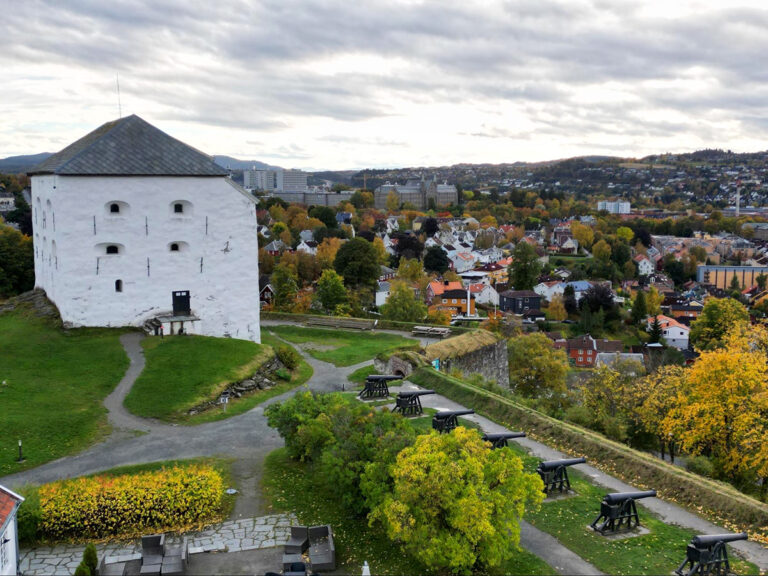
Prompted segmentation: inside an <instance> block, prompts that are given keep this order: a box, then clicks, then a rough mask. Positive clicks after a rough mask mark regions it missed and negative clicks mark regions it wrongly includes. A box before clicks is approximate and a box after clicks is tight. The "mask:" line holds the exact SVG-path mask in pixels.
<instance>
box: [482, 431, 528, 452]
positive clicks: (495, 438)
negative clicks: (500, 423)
mask: <svg viewBox="0 0 768 576" xmlns="http://www.w3.org/2000/svg"><path fill="white" fill-rule="evenodd" d="M513 438H525V432H499V433H496V434H484V435H483V440H485V441H486V442H490V443H491V448H505V447H506V446H507V440H512V439H513Z"/></svg>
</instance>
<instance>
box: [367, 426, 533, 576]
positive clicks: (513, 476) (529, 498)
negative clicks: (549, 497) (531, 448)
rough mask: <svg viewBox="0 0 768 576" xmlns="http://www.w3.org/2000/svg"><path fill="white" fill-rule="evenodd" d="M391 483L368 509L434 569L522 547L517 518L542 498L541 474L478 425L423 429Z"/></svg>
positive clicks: (480, 561) (496, 558)
mask: <svg viewBox="0 0 768 576" xmlns="http://www.w3.org/2000/svg"><path fill="white" fill-rule="evenodd" d="M391 475H392V480H393V485H392V491H391V493H390V494H388V495H387V496H386V497H385V498H383V500H382V501H381V503H380V504H379V505H378V506H377V507H376V508H375V509H374V510H373V512H372V514H371V518H372V519H373V520H377V521H379V522H381V523H382V524H383V526H384V528H385V530H386V532H387V535H388V536H389V538H390V539H392V540H394V541H395V542H398V543H401V544H402V545H403V547H404V548H405V549H406V550H407V551H408V552H409V553H410V554H411V555H413V556H414V557H415V558H416V559H417V560H418V561H419V562H421V563H422V564H424V565H425V566H426V567H427V568H429V569H430V570H433V571H436V572H441V573H444V572H453V573H466V574H469V573H471V572H472V571H473V569H475V568H478V569H487V568H495V567H498V566H500V565H501V564H502V563H503V562H504V561H505V560H508V559H509V558H511V557H512V556H513V555H514V554H515V551H517V550H519V542H520V519H521V518H522V517H523V515H524V514H525V512H526V511H530V510H532V509H536V508H538V506H539V504H540V503H541V501H542V500H543V496H544V494H543V492H542V486H543V485H542V482H541V479H540V478H539V477H538V476H537V475H535V474H531V473H525V472H523V465H522V461H521V460H520V458H519V457H518V456H516V455H515V454H514V453H513V452H511V451H510V450H492V449H491V447H490V444H488V443H487V442H483V441H482V439H481V438H480V435H479V434H478V433H477V431H475V430H468V429H466V428H464V427H459V428H456V429H455V430H454V431H452V432H451V433H450V434H422V435H421V436H418V437H417V438H416V442H415V443H414V444H413V446H409V447H407V448H405V449H404V450H403V451H402V452H400V453H399V454H398V456H397V461H396V463H395V464H394V466H393V467H392V472H391Z"/></svg>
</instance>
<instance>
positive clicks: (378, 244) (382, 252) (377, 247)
mask: <svg viewBox="0 0 768 576" xmlns="http://www.w3.org/2000/svg"><path fill="white" fill-rule="evenodd" d="M373 250H374V251H375V252H376V261H377V262H378V263H379V264H381V265H382V266H386V265H387V264H389V252H387V249H386V248H385V247H384V240H382V239H381V238H380V237H379V236H376V237H375V238H374V239H373Z"/></svg>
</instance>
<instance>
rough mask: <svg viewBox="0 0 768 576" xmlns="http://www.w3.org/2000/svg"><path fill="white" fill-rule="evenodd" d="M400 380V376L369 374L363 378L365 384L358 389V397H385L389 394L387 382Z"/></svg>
mask: <svg viewBox="0 0 768 576" xmlns="http://www.w3.org/2000/svg"><path fill="white" fill-rule="evenodd" d="M394 380H402V376H394V375H386V374H370V375H369V376H367V377H366V378H365V386H364V387H363V389H362V390H361V391H360V393H359V394H358V396H359V397H360V398H386V397H387V396H389V384H388V383H389V382H392V381H394Z"/></svg>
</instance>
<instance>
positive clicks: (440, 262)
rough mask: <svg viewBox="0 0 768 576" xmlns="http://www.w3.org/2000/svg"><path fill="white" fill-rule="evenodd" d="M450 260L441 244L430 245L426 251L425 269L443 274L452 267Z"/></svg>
mask: <svg viewBox="0 0 768 576" xmlns="http://www.w3.org/2000/svg"><path fill="white" fill-rule="evenodd" d="M450 262H451V261H450V260H449V259H448V255H447V254H446V253H445V250H443V249H442V248H440V247H439V246H430V247H429V248H427V251H426V252H425V253H424V269H425V270H426V271H427V272H437V273H438V274H442V273H443V272H445V271H446V270H448V268H450Z"/></svg>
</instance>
